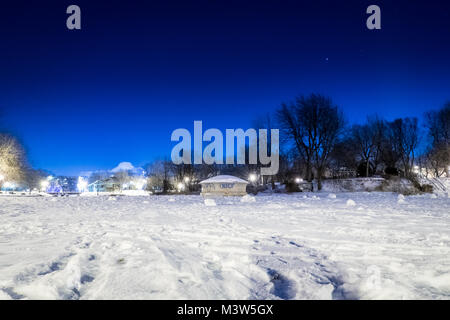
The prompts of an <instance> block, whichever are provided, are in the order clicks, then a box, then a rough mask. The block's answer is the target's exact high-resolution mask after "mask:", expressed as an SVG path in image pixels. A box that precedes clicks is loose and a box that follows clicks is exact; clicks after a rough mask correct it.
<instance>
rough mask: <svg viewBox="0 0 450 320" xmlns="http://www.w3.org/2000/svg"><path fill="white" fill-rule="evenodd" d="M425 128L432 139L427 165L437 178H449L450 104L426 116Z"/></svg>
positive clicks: (427, 154) (427, 155)
mask: <svg viewBox="0 0 450 320" xmlns="http://www.w3.org/2000/svg"><path fill="white" fill-rule="evenodd" d="M425 127H426V128H427V129H428V135H429V137H430V138H431V146H430V147H429V148H428V150H427V153H426V157H427V165H428V166H430V167H431V169H432V170H433V173H434V175H435V176H437V177H440V176H441V175H443V174H444V173H445V174H446V175H447V177H448V176H449V165H450V102H447V103H446V104H445V105H444V106H443V108H442V109H440V110H438V111H430V112H427V113H426V114H425Z"/></svg>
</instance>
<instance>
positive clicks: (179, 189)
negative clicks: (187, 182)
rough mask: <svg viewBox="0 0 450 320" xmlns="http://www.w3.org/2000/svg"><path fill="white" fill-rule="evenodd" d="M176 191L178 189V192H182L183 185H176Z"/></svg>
mask: <svg viewBox="0 0 450 320" xmlns="http://www.w3.org/2000/svg"><path fill="white" fill-rule="evenodd" d="M177 189H178V191H182V190H184V183H181V182H180V183H178V185H177Z"/></svg>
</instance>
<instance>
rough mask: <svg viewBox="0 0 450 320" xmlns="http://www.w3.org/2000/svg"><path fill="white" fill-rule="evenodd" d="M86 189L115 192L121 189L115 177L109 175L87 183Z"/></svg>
mask: <svg viewBox="0 0 450 320" xmlns="http://www.w3.org/2000/svg"><path fill="white" fill-rule="evenodd" d="M87 189H88V191H89V192H117V191H120V190H121V187H120V182H119V180H118V179H117V178H116V177H110V178H107V179H104V180H96V181H94V182H92V183H90V184H88V186H87Z"/></svg>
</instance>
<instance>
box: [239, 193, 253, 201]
mask: <svg viewBox="0 0 450 320" xmlns="http://www.w3.org/2000/svg"><path fill="white" fill-rule="evenodd" d="M255 201H256V199H255V197H254V196H251V195H249V194H247V195H245V196H243V197H242V198H241V202H255Z"/></svg>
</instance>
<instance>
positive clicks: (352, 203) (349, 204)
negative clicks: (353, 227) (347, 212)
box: [346, 199, 356, 207]
mask: <svg viewBox="0 0 450 320" xmlns="http://www.w3.org/2000/svg"><path fill="white" fill-rule="evenodd" d="M346 205H347V206H348V207H352V206H356V202H355V201H354V200H352V199H348V200H347V202H346Z"/></svg>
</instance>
